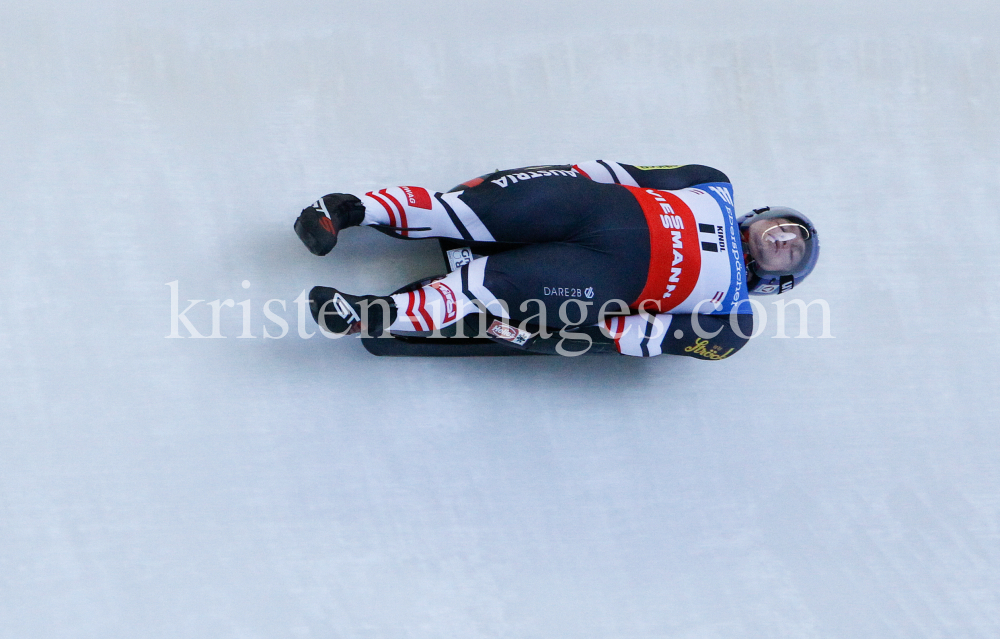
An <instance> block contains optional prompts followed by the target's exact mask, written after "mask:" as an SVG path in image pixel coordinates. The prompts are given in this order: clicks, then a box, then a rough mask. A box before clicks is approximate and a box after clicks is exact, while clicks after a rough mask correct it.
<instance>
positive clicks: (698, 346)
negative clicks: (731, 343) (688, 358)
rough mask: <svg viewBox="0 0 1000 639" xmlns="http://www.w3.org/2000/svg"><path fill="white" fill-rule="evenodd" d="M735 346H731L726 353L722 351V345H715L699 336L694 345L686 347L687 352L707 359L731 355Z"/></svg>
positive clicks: (724, 357)
mask: <svg viewBox="0 0 1000 639" xmlns="http://www.w3.org/2000/svg"><path fill="white" fill-rule="evenodd" d="M735 350H736V349H735V348H730V349H729V350H728V351H726V352H725V353H723V352H722V347H721V346H718V345H714V344H712V343H711V342H709V341H708V340H707V339H702V338H700V337H699V338H698V339H696V340H695V341H694V344H693V345H692V346H688V347H687V348H685V349H684V352H685V353H691V354H693V355H700V356H701V357H704V358H705V359H726V358H727V357H729V356H730V355H731V354H732V352H733V351H735Z"/></svg>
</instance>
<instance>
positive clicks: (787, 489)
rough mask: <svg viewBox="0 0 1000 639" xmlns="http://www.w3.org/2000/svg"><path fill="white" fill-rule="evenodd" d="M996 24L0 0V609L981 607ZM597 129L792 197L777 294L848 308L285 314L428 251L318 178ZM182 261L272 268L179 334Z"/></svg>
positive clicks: (481, 612) (587, 147)
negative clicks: (355, 217)
mask: <svg viewBox="0 0 1000 639" xmlns="http://www.w3.org/2000/svg"><path fill="white" fill-rule="evenodd" d="M998 27H1000V8H998V6H997V5H996V4H995V3H992V2H978V3H977V2H974V1H972V2H952V3H943V2H939V3H932V2H923V3H909V2H902V0H896V1H894V2H878V1H862V0H847V1H846V2H837V3H819V2H792V1H791V0H788V1H786V2H782V1H778V0H766V1H764V2H756V3H738V2H735V1H734V0H715V1H714V2H707V3H693V2H677V1H657V2H653V1H652V0H641V1H637V2H630V3H626V6H624V7H622V6H618V5H616V4H615V3H611V2H597V1H596V0H585V1H584V2H581V3H567V2H563V3H555V2H527V1H524V0H511V1H509V2H481V1H470V2H464V3H457V2H455V3H445V2H441V1H437V2H428V3H406V2H403V1H402V0H394V1H389V0H382V1H376V2H368V3H346V2H319V1H318V0H301V1H293V2H290V3H287V2H278V1H277V0H253V1H251V2H234V1H232V0H219V1H217V2H194V1H192V0H179V1H178V0H171V1H169V2H168V1H166V0H161V1H157V0H138V1H134V2H125V1H124V0H93V1H91V2H72V3H71V2H67V1H65V0H49V1H44V0H43V1H40V2H31V3H15V2H14V1H13V0H11V1H9V2H5V3H4V4H3V6H2V7H0V216H2V217H0V384H2V389H0V422H2V425H0V637H2V638H3V639H8V638H11V639H27V638H32V639H34V638H44V639H49V638H82V637H88V638H91V637H92V638H100V639H111V638H123V639H124V638H128V639H133V638H137V637H143V638H164V639H179V638H189V637H190V638H195V637H197V638H205V639H223V638H229V637H232V638H237V637H238V638H248V637H253V638H257V637H259V638H272V637H274V638H277V637H293V638H302V637H317V638H319V637H323V638H327V637H350V638H356V637H371V638H386V639H389V638H392V639H396V638H400V637H413V638H425V637H426V638H432V637H434V638H436V637H462V638H478V637H515V638H527V639H531V638H539V639H542V638H545V639H551V638H559V637H566V638H573V639H581V638H590V637H593V638H598V637H600V638H602V639H604V638H619V637H622V638H624V637H630V638H650V637H657V638H660V637H671V638H684V639H695V638H698V639H702V638H705V639H709V638H711V639H716V638H719V639H721V638H730V637H741V638H742V637H762V638H769V639H770V638H783V637H787V638H795V639H799V638H838V639H840V638H842V639H858V638H868V637H872V638H879V639H886V638H895V637H899V638H913V637H933V638H955V637H962V638H993V637H997V636H1000V461H998V460H1000V429H998V422H1000V411H998V409H997V405H996V402H997V390H998V384H997V382H996V375H997V370H998V365H997V361H998V357H1000V352H998V351H1000V348H998V339H997V330H998V328H1000V326H998V324H1000V322H998V320H1000V303H998V294H1000V286H998V283H997V282H998V281H997V273H998V271H1000V260H998V259H997V245H998V241H1000V223H998V213H1000V207H998V204H997V192H998V190H1000V41H998V39H997V37H996V33H997V29H998ZM597 158H601V159H605V160H618V161H622V162H629V163H634V164H678V163H692V162H697V163H702V164H708V165H711V166H715V167H718V168H720V169H722V170H723V171H725V172H726V173H727V174H728V175H729V176H730V177H731V178H732V180H733V182H734V184H735V187H736V196H737V205H738V208H739V209H741V210H748V209H750V208H752V207H755V206H760V205H762V204H775V205H784V206H792V207H795V208H798V209H800V210H802V211H803V212H806V213H807V214H808V215H810V216H811V217H812V218H813V219H814V221H816V223H817V225H818V226H819V229H820V233H821V237H822V241H823V257H822V260H821V263H820V266H819V268H817V270H816V272H815V274H814V275H813V276H812V277H811V278H810V280H809V281H808V282H807V283H805V284H804V285H803V286H802V287H801V288H800V289H796V290H795V291H794V294H793V295H792V296H791V297H793V298H794V297H798V298H800V299H802V300H803V301H805V302H810V301H813V300H817V299H822V300H826V301H827V302H828V304H829V308H830V311H831V319H830V333H831V334H832V336H833V339H821V338H819V337H818V336H819V335H820V334H821V332H822V321H821V319H822V318H821V316H820V313H819V311H820V308H819V306H818V305H814V306H813V307H811V308H810V310H809V312H808V316H809V317H808V328H809V334H810V335H812V336H813V337H812V338H808V339H806V338H795V337H793V336H794V335H797V334H798V328H799V327H798V313H797V312H796V311H795V309H794V308H793V309H790V310H789V312H788V327H787V329H786V330H787V334H788V335H789V336H790V337H789V338H787V339H781V338H775V337H774V336H775V335H776V334H777V328H776V324H775V320H776V316H775V309H774V307H773V306H771V304H770V302H771V301H772V300H763V301H764V302H765V308H766V309H767V310H768V311H769V320H770V321H769V324H768V325H767V327H766V328H765V330H764V333H763V334H762V335H761V336H760V337H758V338H756V339H754V340H752V341H751V343H750V344H749V345H748V346H747V347H746V348H745V349H744V350H743V351H742V352H741V353H739V354H738V355H737V356H735V357H733V358H732V359H730V360H726V361H723V362H702V361H695V360H690V359H687V358H669V357H660V358H654V359H651V360H641V359H633V358H625V357H604V358H601V357H595V358H578V359H563V358H553V359H547V358H514V359H505V360H496V359H490V360H480V359H471V360H450V361H449V360H434V361H430V360H396V359H380V358H374V357H372V356H370V355H368V354H367V353H366V352H365V351H364V350H363V349H362V347H361V344H360V343H359V342H358V341H356V340H340V341H331V340H327V339H326V338H324V337H322V336H318V335H317V336H315V337H313V338H311V339H302V338H300V337H299V336H298V334H297V333H298V329H297V326H296V316H295V304H294V300H295V298H296V297H297V296H298V295H299V294H300V293H301V292H302V291H303V290H305V289H308V288H310V287H312V286H313V285H316V284H326V285H333V286H338V287H341V288H343V289H345V290H347V291H349V292H376V293H385V292H389V291H391V290H393V289H394V288H395V287H397V286H400V285H402V284H405V283H407V282H409V281H411V280H413V279H416V278H418V277H421V276H424V275H430V274H434V273H436V272H439V271H440V270H441V268H442V265H441V260H440V256H439V255H438V254H437V252H436V249H435V248H434V246H433V245H432V244H427V243H405V242H398V241H393V240H392V239H390V238H387V237H384V236H382V235H380V234H378V233H375V232H372V231H370V230H366V229H362V230H351V231H348V232H346V233H345V234H344V236H343V238H342V240H341V244H340V245H339V246H338V247H337V249H336V250H335V252H334V254H332V255H330V256H329V257H327V258H323V259H320V258H316V257H314V256H312V255H310V254H309V253H308V252H307V251H306V250H305V248H304V247H303V246H302V245H301V244H300V243H299V241H298V239H297V238H296V237H295V235H294V233H293V232H292V221H293V220H294V218H295V216H296V215H297V214H298V212H299V210H300V209H301V208H302V207H303V206H306V205H307V204H309V203H310V202H311V201H313V200H314V199H315V198H316V197H318V196H320V195H322V194H324V193H328V192H331V191H347V192H352V191H353V192H358V191H366V190H369V189H371V188H372V187H376V186H379V187H381V186H392V185H399V184H413V185H420V186H427V187H431V188H436V189H447V188H449V187H451V186H452V185H453V184H456V183H458V182H461V181H463V180H465V179H467V178H469V177H472V176H475V175H478V174H480V173H483V172H485V171H489V170H492V169H495V168H505V167H513V166H523V165H528V164H537V163H558V162H573V161H582V160H588V159H597ZM175 281H176V282H177V283H178V284H177V287H178V290H179V295H180V301H181V304H182V305H183V306H186V305H187V303H188V302H187V300H205V301H206V302H203V303H201V304H200V305H198V306H196V307H195V308H194V309H192V311H191V312H190V313H189V314H188V317H190V318H191V322H192V324H193V325H195V326H196V328H197V329H198V330H200V331H201V332H203V333H209V332H210V331H211V324H212V317H211V309H210V308H209V307H208V305H207V302H211V301H213V300H222V301H224V300H227V299H228V300H233V302H234V303H239V302H243V301H244V300H249V301H250V303H249V304H247V305H246V306H245V307H241V306H234V307H233V308H229V307H226V306H221V307H220V317H221V322H220V326H219V328H220V334H221V335H224V336H225V339H190V338H187V337H185V338H182V339H167V338H166V336H167V335H168V334H169V333H170V287H169V286H167V284H168V283H169V282H175ZM244 281H248V282H249V284H250V285H249V288H243V286H242V284H243V282H244ZM270 299H279V300H285V301H286V310H285V311H282V310H281V306H280V304H278V303H274V304H272V305H271V308H272V309H273V310H274V311H275V312H276V313H277V314H278V315H281V316H282V317H283V318H285V319H286V320H287V322H288V324H289V335H287V336H286V337H284V338H282V339H264V337H263V330H264V328H265V327H266V328H267V329H268V331H269V332H270V333H271V334H272V335H274V334H277V333H278V332H279V330H280V329H279V328H278V327H277V325H276V324H275V323H273V322H270V321H267V320H266V318H265V317H264V315H263V306H264V303H265V302H267V301H268V300H270ZM244 308H246V309H248V310H249V312H250V320H251V321H250V333H251V334H252V335H253V336H254V339H241V338H240V337H239V336H240V335H241V333H242V330H243V322H242V313H243V311H244ZM182 309H183V307H182ZM305 326H306V328H307V329H309V330H312V329H313V325H312V320H311V319H309V321H308V322H307V323H306V325H305ZM180 334H182V335H187V331H186V329H185V328H184V327H183V326H182V327H181V328H180Z"/></svg>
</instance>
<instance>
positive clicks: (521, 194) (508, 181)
mask: <svg viewBox="0 0 1000 639" xmlns="http://www.w3.org/2000/svg"><path fill="white" fill-rule="evenodd" d="M496 176H499V177H496ZM517 176H521V177H520V178H518V177H517ZM487 178H489V179H485V180H484V181H483V182H482V183H480V184H477V185H476V186H474V187H471V188H467V189H465V190H464V191H462V193H461V194H460V195H459V197H460V198H461V199H462V201H463V202H465V203H466V204H467V205H468V206H469V208H471V209H472V210H473V211H474V212H475V214H476V216H477V217H478V218H479V219H480V221H482V223H483V225H484V226H486V228H487V229H489V231H490V233H491V234H492V236H493V237H494V238H495V239H496V241H498V242H504V243H512V244H535V243H541V242H567V241H575V240H576V239H578V238H581V237H586V236H587V235H589V234H593V233H594V232H598V231H600V230H602V229H605V228H609V227H613V228H618V227H619V226H621V223H622V219H623V218H624V219H626V220H627V221H628V223H631V224H639V225H644V218H643V215H642V209H641V208H640V207H639V205H638V203H637V202H636V200H635V198H634V197H632V195H631V194H630V193H629V192H628V191H627V190H626V189H624V188H622V187H620V186H617V185H613V184H601V183H598V182H594V181H592V180H589V179H587V178H585V177H583V176H582V175H580V174H578V173H575V172H570V171H565V170H555V169H553V170H543V169H541V168H540V169H538V170H528V169H523V170H521V171H520V172H511V171H504V172H502V173H496V174H493V175H491V176H487Z"/></svg>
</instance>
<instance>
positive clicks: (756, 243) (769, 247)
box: [748, 217, 806, 273]
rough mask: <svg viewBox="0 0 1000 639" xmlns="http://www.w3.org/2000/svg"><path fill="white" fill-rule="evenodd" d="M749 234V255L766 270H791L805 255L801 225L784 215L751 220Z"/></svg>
mask: <svg viewBox="0 0 1000 639" xmlns="http://www.w3.org/2000/svg"><path fill="white" fill-rule="evenodd" d="M748 235H749V240H750V255H752V256H753V258H754V259H755V260H757V265H758V266H759V267H760V268H762V269H764V270H765V271H776V272H779V273H780V272H790V271H792V270H794V269H795V267H796V266H798V265H799V263H800V262H801V261H802V258H803V256H805V253H806V243H805V240H804V239H803V238H804V237H805V232H804V230H803V228H802V227H801V226H799V225H798V224H795V223H793V222H792V221H791V220H787V219H785V218H783V217H775V218H771V219H769V220H757V221H756V222H753V223H752V224H750V229H749V233H748Z"/></svg>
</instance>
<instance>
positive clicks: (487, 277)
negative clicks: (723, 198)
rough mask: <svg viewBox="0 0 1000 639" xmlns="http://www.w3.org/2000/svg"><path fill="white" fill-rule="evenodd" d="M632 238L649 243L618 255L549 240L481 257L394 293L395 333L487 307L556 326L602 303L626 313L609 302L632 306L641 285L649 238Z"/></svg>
mask: <svg viewBox="0 0 1000 639" xmlns="http://www.w3.org/2000/svg"><path fill="white" fill-rule="evenodd" d="M630 239H631V240H633V243H635V244H639V243H640V242H642V241H645V242H646V244H647V248H646V249H645V250H641V248H640V249H635V248H633V249H631V250H626V251H623V252H620V253H616V252H602V251H595V250H591V249H588V248H584V247H581V246H576V245H572V244H562V243H560V244H556V243H548V244H536V245H531V246H523V247H519V248H516V249H512V250H509V251H505V252H503V253H499V254H497V255H492V256H489V257H481V258H478V259H475V260H473V261H472V262H470V263H469V264H466V265H465V266H463V267H461V268H459V269H458V270H456V271H454V272H452V273H450V274H448V275H447V276H445V277H443V278H441V279H438V280H436V281H434V282H431V283H429V284H427V285H425V286H423V287H421V288H418V289H416V290H414V291H411V292H408V293H400V294H397V295H394V296H392V301H393V304H394V306H395V308H396V309H397V314H396V318H395V321H394V322H393V323H392V325H391V326H389V331H390V332H392V333H397V334H406V333H426V332H429V331H435V330H440V329H442V328H445V327H448V326H450V325H452V324H454V323H455V322H457V321H458V320H460V319H461V318H462V317H464V316H465V315H468V314H470V313H478V312H481V311H482V310H486V311H488V312H490V313H491V314H493V315H496V316H498V317H503V318H508V319H511V320H512V321H513V322H514V323H515V324H517V323H519V322H524V321H530V322H531V323H533V324H538V325H543V326H549V327H554V328H560V327H563V326H568V325H581V324H582V325H586V324H593V323H594V322H596V321H597V320H598V316H599V314H600V312H601V310H602V308H604V310H605V311H606V312H618V311H620V310H624V309H623V307H621V306H619V305H618V304H610V305H608V306H605V305H606V304H608V303H609V302H611V301H613V300H621V301H622V303H623V305H624V304H628V302H629V301H631V300H633V299H634V298H635V297H636V296H638V294H639V293H640V292H641V290H642V287H643V284H644V283H645V280H646V269H647V267H648V263H649V251H648V241H649V240H648V236H644V235H642V234H641V233H636V234H634V237H632V238H630ZM623 243H624V244H628V242H627V241H625V242H623ZM477 303H478V304H477Z"/></svg>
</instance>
